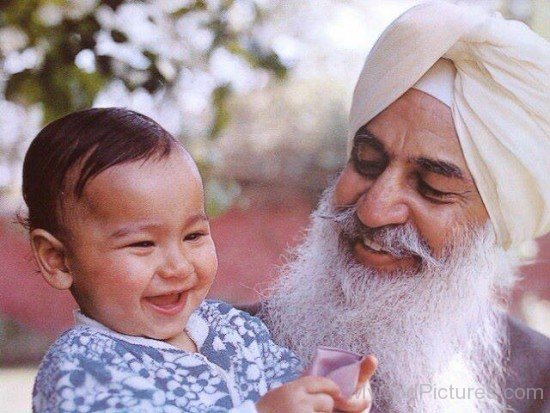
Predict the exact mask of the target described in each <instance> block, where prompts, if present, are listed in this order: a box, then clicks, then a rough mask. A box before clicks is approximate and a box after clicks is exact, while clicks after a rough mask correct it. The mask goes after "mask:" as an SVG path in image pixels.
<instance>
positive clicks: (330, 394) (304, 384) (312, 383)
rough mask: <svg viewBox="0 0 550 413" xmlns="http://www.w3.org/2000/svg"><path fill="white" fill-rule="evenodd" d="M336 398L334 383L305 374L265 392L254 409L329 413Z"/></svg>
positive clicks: (268, 412) (271, 412) (267, 412)
mask: <svg viewBox="0 0 550 413" xmlns="http://www.w3.org/2000/svg"><path fill="white" fill-rule="evenodd" d="M336 400H341V399H340V389H339V388H338V386H337V385H336V383H334V382H333V381H332V380H330V379H327V378H325V377H316V376H307V377H302V378H299V379H297V380H294V381H291V382H289V383H286V384H284V385H282V386H281V387H278V388H276V389H273V390H271V391H269V392H267V393H266V394H265V395H264V396H263V397H262V398H261V399H260V400H259V401H258V403H256V409H257V410H258V413H280V412H285V413H313V412H327V413H331V412H332V411H333V409H334V406H335V401H336ZM346 411H353V410H346ZM356 411H360V410H356Z"/></svg>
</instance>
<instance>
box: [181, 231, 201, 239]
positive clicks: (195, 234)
mask: <svg viewBox="0 0 550 413" xmlns="http://www.w3.org/2000/svg"><path fill="white" fill-rule="evenodd" d="M203 235H204V234H203V233H202V232H193V233H191V234H187V235H186V236H185V238H184V240H185V241H195V240H197V239H199V238H200V237H202V236H203Z"/></svg>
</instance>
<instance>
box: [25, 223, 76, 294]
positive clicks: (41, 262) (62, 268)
mask: <svg viewBox="0 0 550 413" xmlns="http://www.w3.org/2000/svg"><path fill="white" fill-rule="evenodd" d="M30 238H31V246H32V252H33V254H34V259H35V260H36V262H37V264H38V266H39V267H40V272H41V273H42V276H43V277H44V279H45V280H46V282H47V283H48V284H50V285H51V286H52V287H53V288H57V289H58V290H66V289H68V288H70V287H71V285H72V283H73V276H72V274H71V272H70V270H69V268H68V266H67V264H66V260H67V249H66V248H65V246H64V245H63V243H61V241H59V240H58V239H57V238H56V237H54V236H53V235H52V234H50V233H49V232H48V231H45V230H43V229H40V228H38V229H34V230H32V231H31V233H30Z"/></svg>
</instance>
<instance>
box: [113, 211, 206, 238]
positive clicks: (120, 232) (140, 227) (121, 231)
mask: <svg viewBox="0 0 550 413" xmlns="http://www.w3.org/2000/svg"><path fill="white" fill-rule="evenodd" d="M200 221H208V217H207V216H206V214H205V213H204V212H200V213H198V214H194V215H193V216H191V217H189V218H188V219H187V220H186V221H185V226H186V227H187V226H191V225H194V224H196V223H197V222H200ZM160 227H162V224H160V223H144V224H137V225H126V226H123V227H120V228H118V229H117V230H116V231H115V232H113V233H112V234H111V235H109V238H122V237H125V236H127V235H130V234H133V233H136V232H140V231H144V230H149V229H155V228H160Z"/></svg>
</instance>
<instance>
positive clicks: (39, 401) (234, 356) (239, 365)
mask: <svg viewBox="0 0 550 413" xmlns="http://www.w3.org/2000/svg"><path fill="white" fill-rule="evenodd" d="M196 312H197V314H198V315H199V316H200V317H201V318H202V319H204V320H205V321H206V323H207V324H208V334H207V336H206V339H205V341H204V343H203V344H202V345H201V346H200V347H199V353H189V352H185V351H183V350H179V349H177V348H175V347H171V346H165V347H159V348H155V347H153V346H146V345H141V344H135V343H131V342H128V341H125V340H123V339H121V338H119V337H115V336H114V335H110V334H108V333H105V332H103V331H99V330H96V329H94V328H92V327H89V326H77V327H74V328H72V329H71V330H69V331H67V332H65V333H64V334H62V335H61V337H59V338H58V339H57V340H56V342H55V343H54V344H53V345H52V347H51V348H50V349H49V351H48V353H47V354H46V356H45V357H44V359H43V361H42V363H41V365H40V368H39V371H38V375H37V378H36V382H35V387H34V391H33V410H34V411H35V412H44V413H49V412H83V413H84V412H98V411H102V412H103V411H106V412H123V411H132V412H167V413H170V412H190V413H223V412H227V411H228V410H229V409H232V408H235V407H236V406H238V405H239V404H241V403H244V402H245V401H247V400H249V401H252V402H255V401H257V400H258V399H259V398H260V397H261V396H262V395H263V394H265V393H266V392H267V391H268V390H270V389H272V388H274V387H277V386H279V385H280V384H282V383H284V382H287V381H290V380H293V379H295V378H296V377H297V376H298V375H299V373H300V371H301V370H302V366H301V364H300V362H299V360H298V359H297V357H296V356H295V355H294V354H293V353H292V352H290V350H287V349H285V348H282V347H279V346H277V345H276V344H274V343H273V342H272V341H271V339H270V336H269V332H268V331H267V328H266V327H265V325H264V324H263V323H262V322H261V321H260V320H259V319H258V318H256V317H252V316H250V315H249V314H247V313H244V312H242V311H239V310H236V309H235V308H233V307H231V306H230V305H229V304H226V303H223V302H219V301H212V300H206V301H205V302H203V304H202V305H201V306H200V308H199V309H197V311H196Z"/></svg>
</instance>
